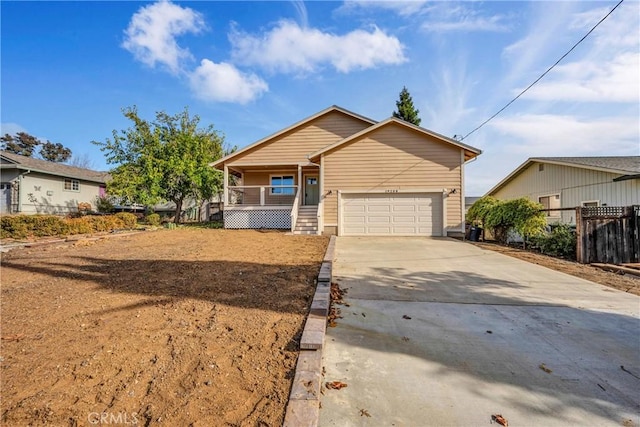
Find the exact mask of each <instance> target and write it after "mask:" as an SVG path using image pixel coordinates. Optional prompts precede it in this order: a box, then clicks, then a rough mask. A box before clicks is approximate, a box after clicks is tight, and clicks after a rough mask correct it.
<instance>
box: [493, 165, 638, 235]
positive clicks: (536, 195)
mask: <svg viewBox="0 0 640 427" xmlns="http://www.w3.org/2000/svg"><path fill="white" fill-rule="evenodd" d="M486 195H487V196H493V197H495V198H497V199H501V200H510V199H516V198H519V197H527V198H529V199H531V200H533V201H536V202H540V203H541V204H542V205H543V206H544V207H545V208H546V209H554V208H557V209H560V208H575V207H579V206H631V205H640V156H619V157H531V158H529V159H528V160H527V161H526V162H524V163H523V164H521V165H520V166H518V168H516V169H515V170H514V171H513V172H511V173H510V174H509V175H508V176H507V177H506V178H504V179H503V180H502V181H500V182H499V183H498V184H497V185H496V186H495V187H493V188H492V189H491V190H489V192H488V193H487V194H486ZM575 216H576V215H575V211H573V210H562V211H561V210H558V211H548V212H547V221H548V223H549V224H553V223H556V222H562V223H566V224H575V221H576V218H575Z"/></svg>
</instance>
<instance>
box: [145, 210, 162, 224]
mask: <svg viewBox="0 0 640 427" xmlns="http://www.w3.org/2000/svg"><path fill="white" fill-rule="evenodd" d="M145 221H146V222H147V224H149V225H153V226H154V227H157V226H159V225H160V215H159V214H157V213H152V214H149V215H147V216H146V218H145Z"/></svg>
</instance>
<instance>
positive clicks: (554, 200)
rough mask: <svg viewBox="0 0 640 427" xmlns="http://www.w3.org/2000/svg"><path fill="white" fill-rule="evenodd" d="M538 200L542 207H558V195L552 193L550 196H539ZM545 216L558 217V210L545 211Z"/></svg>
mask: <svg viewBox="0 0 640 427" xmlns="http://www.w3.org/2000/svg"><path fill="white" fill-rule="evenodd" d="M538 201H539V202H540V204H541V205H542V207H543V208H544V209H559V208H560V195H559V194H552V195H550V196H544V197H539V198H538ZM545 214H546V215H547V216H553V217H558V216H560V211H552V210H547V211H545Z"/></svg>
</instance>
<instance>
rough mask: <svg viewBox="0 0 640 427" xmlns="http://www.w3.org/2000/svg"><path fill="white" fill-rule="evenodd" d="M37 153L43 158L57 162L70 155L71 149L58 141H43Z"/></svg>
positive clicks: (65, 159)
mask: <svg viewBox="0 0 640 427" xmlns="http://www.w3.org/2000/svg"><path fill="white" fill-rule="evenodd" d="M38 153H39V154H40V157H42V158H43V159H44V160H48V161H50V162H57V163H62V162H66V161H67V160H69V158H70V157H71V150H70V149H69V148H67V147H65V146H64V145H62V144H60V143H59V142H50V141H47V142H43V143H42V144H41V145H40V151H39V152H38Z"/></svg>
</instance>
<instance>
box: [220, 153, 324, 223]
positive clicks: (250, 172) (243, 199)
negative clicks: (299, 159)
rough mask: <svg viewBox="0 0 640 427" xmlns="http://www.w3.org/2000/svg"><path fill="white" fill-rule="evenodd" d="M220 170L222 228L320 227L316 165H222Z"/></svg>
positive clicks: (318, 171)
mask: <svg viewBox="0 0 640 427" xmlns="http://www.w3.org/2000/svg"><path fill="white" fill-rule="evenodd" d="M223 171H224V191H223V200H224V227H225V228H236V229H240V228H251V229H256V228H264V229H285V230H291V231H292V232H294V231H296V230H297V229H304V230H305V231H314V232H313V233H306V234H316V233H317V230H320V229H321V228H320V227H319V225H320V219H319V216H320V214H319V212H321V209H318V205H319V204H320V203H321V201H320V168H319V165H317V164H314V163H310V162H305V163H296V164H283V163H278V164H259V165H258V164H225V165H224V169H223ZM302 217H304V218H302ZM311 217H312V219H313V221H311ZM301 223H303V224H301Z"/></svg>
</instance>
